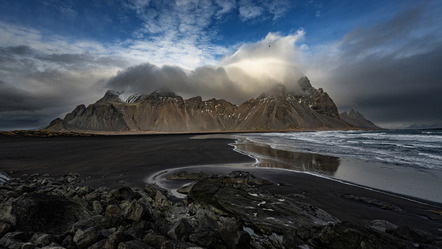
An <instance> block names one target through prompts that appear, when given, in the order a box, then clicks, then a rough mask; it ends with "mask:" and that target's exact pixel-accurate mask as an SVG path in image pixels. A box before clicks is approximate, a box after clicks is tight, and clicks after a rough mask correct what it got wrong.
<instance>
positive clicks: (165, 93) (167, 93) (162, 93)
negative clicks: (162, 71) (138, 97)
mask: <svg viewBox="0 0 442 249" xmlns="http://www.w3.org/2000/svg"><path fill="white" fill-rule="evenodd" d="M150 96H154V97H171V98H174V97H179V96H178V94H176V93H174V92H173V91H172V90H170V89H169V88H167V87H162V88H160V89H158V90H156V91H154V92H152V93H151V94H150Z"/></svg>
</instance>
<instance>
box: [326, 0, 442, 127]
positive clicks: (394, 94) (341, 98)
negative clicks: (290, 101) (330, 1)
mask: <svg viewBox="0 0 442 249" xmlns="http://www.w3.org/2000/svg"><path fill="white" fill-rule="evenodd" d="M428 8H429V6H428V5H426V4H421V5H418V6H415V8H413V9H410V10H405V11H403V12H401V13H399V14H398V15H396V16H395V17H393V18H392V19H391V20H389V21H387V22H385V23H382V24H379V25H376V26H373V27H369V28H365V29H358V30H354V31H352V32H350V33H349V34H348V35H347V36H346V37H345V38H344V39H343V41H342V42H341V43H340V44H339V51H340V57H339V60H340V63H338V66H337V67H335V68H334V69H333V70H331V71H330V73H329V74H328V77H327V79H324V81H326V82H328V85H329V86H328V87H327V88H326V89H328V90H329V91H330V93H331V95H332V96H333V97H336V98H335V101H336V102H337V104H338V106H339V107H340V109H342V110H346V109H349V108H356V109H358V110H360V111H361V112H362V113H363V114H365V115H366V116H367V117H368V118H370V119H372V120H373V121H374V122H376V123H378V124H380V125H385V126H401V125H402V124H404V123H438V122H439V123H440V122H441V121H442V101H441V96H442V70H440V65H442V45H441V44H442V38H441V37H440V36H438V35H435V33H434V32H432V31H433V30H432V27H434V25H433V24H434V22H435V21H436V20H433V19H432V18H430V15H427V11H430V10H429V9H428ZM439 19H440V18H439Z"/></svg>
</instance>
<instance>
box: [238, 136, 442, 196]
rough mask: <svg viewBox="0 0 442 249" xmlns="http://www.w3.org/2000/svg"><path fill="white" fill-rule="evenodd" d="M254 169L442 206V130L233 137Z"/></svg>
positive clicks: (239, 149)
mask: <svg viewBox="0 0 442 249" xmlns="http://www.w3.org/2000/svg"><path fill="white" fill-rule="evenodd" d="M236 138H237V143H236V144H235V148H236V150H237V151H239V152H241V153H244V154H247V155H249V156H251V157H254V158H255V159H256V163H255V167H271V168H281V169H284V170H292V171H300V172H305V173H309V174H314V175H317V176H320V177H326V178H330V179H333V180H339V181H342V182H345V183H349V184H357V185H361V186H364V187H367V188H372V189H377V190H381V191H387V192H391V193H397V194H401V195H406V196H411V197H415V198H420V199H425V200H430V201H435V202H439V203H442V130H380V131H314V132H284V133H252V134H241V135H238V136H236Z"/></svg>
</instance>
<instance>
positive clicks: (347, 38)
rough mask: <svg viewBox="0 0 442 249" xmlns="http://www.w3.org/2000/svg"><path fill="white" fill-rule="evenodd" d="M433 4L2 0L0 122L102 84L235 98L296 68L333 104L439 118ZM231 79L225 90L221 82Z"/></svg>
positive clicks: (25, 118)
mask: <svg viewBox="0 0 442 249" xmlns="http://www.w3.org/2000/svg"><path fill="white" fill-rule="evenodd" d="M441 6H442V2H441V1H437V0H434V1H393V0H392V1H337V0H332V1H316V0H308V1H284V0H280V1H269V0H262V1H256V0H239V1H235V0H207V1H203V0H178V1H157V0H93V1H91V0H89V1H83V0H40V1H31V0H30V1H25V0H2V1H1V2H0V98H1V99H2V100H0V129H16V128H17V129H19V128H34V127H41V126H44V125H45V124H47V123H48V122H49V121H50V120H51V119H53V118H55V117H58V116H63V115H64V114H65V113H67V112H69V111H71V110H72V109H73V108H74V107H75V106H76V105H77V104H81V103H85V104H89V103H93V102H94V101H95V100H96V99H97V98H99V97H100V96H101V95H103V94H104V92H105V90H106V89H109V88H119V89H116V90H123V91H126V92H127V93H133V92H149V91H151V90H155V88H156V87H160V86H162V85H166V86H168V87H169V88H171V89H173V90H175V91H177V92H178V93H179V94H182V95H183V96H184V97H190V96H193V95H202V96H203V97H205V98H209V97H218V98H226V99H227V100H230V101H233V102H235V103H237V104H240V103H241V102H242V101H244V100H246V99H247V98H250V97H254V96H256V95H257V94H258V93H259V92H260V91H264V90H265V89H266V88H268V87H269V86H270V85H271V84H274V83H283V84H286V85H290V84H293V82H295V81H296V79H297V78H299V77H301V76H303V75H306V76H307V77H309V78H310V80H311V81H312V84H313V85H314V86H315V87H323V88H324V90H325V91H327V92H328V93H329V94H330V95H331V96H332V98H333V99H334V100H335V102H336V104H337V105H338V107H339V109H340V110H348V109H350V108H355V109H357V110H359V111H361V112H362V113H363V114H365V115H366V116H367V117H368V118H370V119H371V120H373V121H374V122H376V123H378V124H379V125H381V126H384V127H403V126H406V125H409V124H422V125H424V124H433V123H436V124H442V107H441V106H442V103H441V101H440V97H438V96H440V95H441V94H442V77H441V76H442V73H441V72H440V71H442V70H439V67H438V66H437V65H441V64H440V63H442V45H441V44H442V43H441V41H442V31H441V29H440V23H442V20H441V19H442V18H441V17H440V13H441V12H442V11H441V10H442V7H441ZM269 45H271V48H270V49H269ZM438 63H439V64H438ZM219 68H222V69H223V70H224V71H225V73H223V72H220V70H216V69H219ZM238 70H239V71H240V72H241V73H240V74H238ZM221 71H222V70H221ZM158 75H161V77H159V76H158ZM148 79H149V80H148ZM226 86H228V87H226ZM229 87H230V88H229ZM232 87H233V89H235V94H233V95H232V94H231V93H229V92H228V91H226V90H223V89H227V88H229V89H232ZM229 98H230V99H229ZM17 99H20V100H19V101H17ZM14 100H15V101H14ZM415 102H416V103H415Z"/></svg>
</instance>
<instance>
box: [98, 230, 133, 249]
mask: <svg viewBox="0 0 442 249" xmlns="http://www.w3.org/2000/svg"><path fill="white" fill-rule="evenodd" d="M133 239H134V237H133V236H132V235H130V234H128V233H126V232H115V233H113V234H112V235H111V236H109V238H107V240H106V244H105V245H104V248H105V249H117V248H118V245H119V244H120V243H121V242H126V241H129V240H133Z"/></svg>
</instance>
